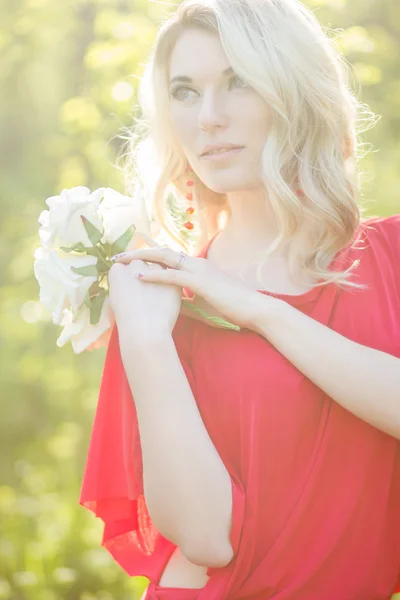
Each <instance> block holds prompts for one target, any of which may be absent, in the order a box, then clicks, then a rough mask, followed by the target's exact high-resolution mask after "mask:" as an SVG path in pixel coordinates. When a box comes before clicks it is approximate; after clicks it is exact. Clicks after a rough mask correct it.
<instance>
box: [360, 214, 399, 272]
mask: <svg viewBox="0 0 400 600" xmlns="http://www.w3.org/2000/svg"><path fill="white" fill-rule="evenodd" d="M361 230H362V231H363V233H364V235H365V237H366V238H367V239H368V241H369V244H370V245H371V246H372V247H373V248H374V249H376V251H377V252H381V253H385V254H387V256H388V257H392V258H393V259H395V260H397V261H398V260H399V259H400V213H397V214H394V215H391V216H389V217H369V218H367V219H364V220H363V221H362V222H361Z"/></svg>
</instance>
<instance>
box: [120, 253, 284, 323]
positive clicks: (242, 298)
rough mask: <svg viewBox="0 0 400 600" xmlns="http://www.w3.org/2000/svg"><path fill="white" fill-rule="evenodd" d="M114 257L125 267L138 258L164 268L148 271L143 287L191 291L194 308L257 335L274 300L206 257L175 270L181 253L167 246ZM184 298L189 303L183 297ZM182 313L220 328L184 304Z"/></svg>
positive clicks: (189, 259)
mask: <svg viewBox="0 0 400 600" xmlns="http://www.w3.org/2000/svg"><path fill="white" fill-rule="evenodd" d="M153 243H154V242H153ZM113 258H114V261H115V262H122V263H124V264H128V263H130V262H131V261H133V260H138V259H139V260H143V261H145V262H147V263H156V264H159V265H161V266H163V267H164V269H155V270H154V271H151V272H147V273H146V274H145V275H144V276H143V277H142V278H141V279H140V281H142V282H143V285H146V282H149V281H150V282H152V283H157V282H161V283H164V284H171V285H176V286H179V287H181V288H184V287H186V288H190V290H192V292H193V293H194V294H195V295H196V296H199V298H198V299H197V298H196V299H193V300H189V301H190V302H191V303H192V304H193V306H194V307H196V308H201V309H203V310H205V311H206V312H207V314H208V315H209V316H212V317H214V316H216V317H219V318H223V319H227V320H228V321H230V322H231V323H233V324H234V325H238V326H239V327H245V328H247V329H252V330H253V331H256V332H258V327H259V324H260V323H261V320H262V315H263V314H265V310H266V302H268V301H270V300H271V301H272V302H273V301H274V299H273V298H270V297H267V296H264V295H263V294H260V293H259V292H258V291H257V290H252V289H249V288H248V287H246V285H245V284H244V283H243V282H242V281H240V280H239V279H238V278H236V277H233V276H231V275H228V274H227V273H224V272H223V271H221V270H220V269H218V268H216V267H215V266H214V265H212V264H211V263H210V262H209V260H208V259H206V258H199V257H192V256H188V255H186V258H185V260H184V261H183V263H182V266H181V268H180V269H176V268H175V267H176V264H177V262H178V259H179V252H176V251H175V250H172V248H169V247H167V246H158V245H155V246H153V247H152V248H141V249H138V250H130V251H127V252H122V253H120V254H117V255H116V256H115V257H113ZM114 261H113V262H114ZM182 299H183V300H186V299H185V298H184V297H183V298H182ZM213 309H214V310H213ZM181 313H182V314H185V315H186V316H188V317H191V318H194V319H198V320H201V321H203V322H205V323H206V324H208V325H211V326H214V327H220V326H218V325H216V324H215V323H213V322H212V321H209V320H206V319H204V318H203V317H201V316H200V315H199V313H197V312H194V311H191V310H190V309H187V308H185V306H184V305H183V306H182V309H181Z"/></svg>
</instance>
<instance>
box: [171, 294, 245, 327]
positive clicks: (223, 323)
mask: <svg viewBox="0 0 400 600" xmlns="http://www.w3.org/2000/svg"><path fill="white" fill-rule="evenodd" d="M182 304H184V305H185V306H186V307H187V308H190V310H192V311H193V312H197V313H199V314H200V315H202V316H203V317H204V318H205V319H206V320H207V321H213V323H217V325H221V327H224V328H225V329H233V330H234V331H240V330H241V327H239V325H234V324H233V323H229V321H226V320H225V319H221V318H220V317H210V315H208V314H207V313H206V311H205V310H203V309H202V308H195V307H194V306H192V303H191V302H190V301H189V302H188V301H185V300H182Z"/></svg>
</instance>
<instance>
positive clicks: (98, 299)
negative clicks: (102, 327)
mask: <svg viewBox="0 0 400 600" xmlns="http://www.w3.org/2000/svg"><path fill="white" fill-rule="evenodd" d="M106 298H107V294H106V292H104V291H102V292H100V293H99V294H98V295H97V296H93V297H92V299H91V302H92V306H91V309H90V324H91V325H97V323H98V322H99V321H100V315H101V309H102V307H103V303H104V300H105V299H106Z"/></svg>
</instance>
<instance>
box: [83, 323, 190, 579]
mask: <svg viewBox="0 0 400 600" xmlns="http://www.w3.org/2000/svg"><path fill="white" fill-rule="evenodd" d="M180 360H181V363H182V366H183V368H184V371H185V374H186V376H187V378H188V381H189V384H190V386H191V388H192V389H193V388H194V380H193V375H192V372H191V368H190V366H189V364H188V362H187V361H186V360H185V359H183V358H181V357H180ZM79 504H80V505H81V506H83V507H85V508H87V509H88V510H90V511H92V512H93V513H94V514H95V515H96V517H99V518H100V519H102V521H103V523H104V530H103V539H102V543H101V545H102V546H103V547H105V548H106V549H107V550H108V551H109V552H110V554H111V555H112V556H113V558H114V559H115V560H116V561H117V562H118V563H119V564H120V565H121V566H122V568H123V569H124V570H125V571H126V572H127V573H128V574H129V575H131V576H135V575H144V576H145V577H148V578H150V579H152V578H155V577H158V576H159V574H160V568H161V566H162V562H163V560H164V559H165V557H166V556H167V555H168V554H170V553H171V551H172V550H173V549H174V548H176V546H175V545H174V544H173V543H172V542H170V541H169V540H166V539H165V538H164V537H163V536H162V535H161V534H160V533H159V532H158V531H157V529H156V527H155V525H154V523H153V522H152V520H151V517H150V515H149V513H148V510H147V506H146V502H145V498H144V493H143V466H142V452H141V444H140V435H139V427H138V422H137V415H136V409H135V404H134V400H133V397H132V393H131V390H130V387H129V384H128V381H127V377H126V374H125V369H124V367H123V363H122V359H121V354H120V349H119V340H118V330H117V327H116V325H114V328H113V331H112V334H111V337H110V342H109V345H108V349H107V354H106V360H105V364H104V369H103V375H102V380H101V385H100V392H99V399H98V405H97V410H96V415H95V419H94V424H93V429H92V434H91V439H90V443H89V449H88V456H87V461H86V466H85V471H84V477H83V482H82V488H81V494H80V499H79Z"/></svg>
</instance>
